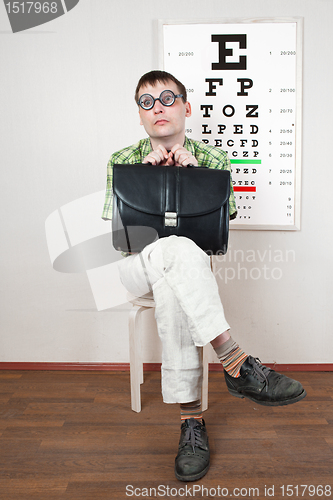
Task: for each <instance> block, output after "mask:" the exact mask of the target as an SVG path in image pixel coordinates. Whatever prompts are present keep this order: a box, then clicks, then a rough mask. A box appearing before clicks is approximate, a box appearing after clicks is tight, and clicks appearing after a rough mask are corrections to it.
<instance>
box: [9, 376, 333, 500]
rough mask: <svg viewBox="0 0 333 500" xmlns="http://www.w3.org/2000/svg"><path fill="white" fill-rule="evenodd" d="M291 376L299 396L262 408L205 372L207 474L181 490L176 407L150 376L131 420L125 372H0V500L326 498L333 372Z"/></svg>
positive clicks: (332, 449) (332, 453)
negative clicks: (300, 392) (139, 408)
mask: <svg viewBox="0 0 333 500" xmlns="http://www.w3.org/2000/svg"><path fill="white" fill-rule="evenodd" d="M290 376H293V375H292V374H291V375H290ZM294 378H297V379H298V380H300V381H301V382H302V383H303V385H304V386H305V388H306V390H307V393H308V396H307V397H306V398H305V399H304V400H303V401H301V402H299V403H297V404H294V405H290V406H287V407H278V408H266V407H263V406H259V405H256V404H254V403H251V402H250V401H248V400H240V399H237V398H233V397H232V396H230V395H229V394H228V393H227V390H226V386H225V383H224V379H223V374H222V373H210V376H209V409H208V411H207V412H206V413H205V419H206V424H207V428H208V432H209V439H210V448H211V455H212V458H211V467H210V470H209V471H208V474H207V475H206V476H205V477H204V478H203V479H202V480H201V481H198V482H196V483H181V482H179V481H177V480H176V479H175V477H174V471H173V466H174V458H175V455H176V452H177V445H178V439H179V408H178V405H166V404H163V403H162V398H161V394H160V373H158V372H149V373H146V374H145V384H144V385H143V386H142V403H143V409H142V412H141V413H139V414H137V413H134V412H132V411H131V409H130V392H129V373H128V372H127V373H119V372H60V371H54V372H51V371H46V372H41V371H2V372H0V499H1V500H14V499H15V500H16V499H20V500H25V499H36V500H37V499H41V500H53V499H61V500H76V499H78V500H95V499H107V500H111V499H115V500H122V499H125V498H179V499H180V498H193V497H195V498H199V499H203V498H204V499H208V498H226V497H233V498H235V497H238V498H242V499H244V498H245V499H260V500H263V499H267V498H274V499H277V498H278V499H280V498H281V499H282V498H284V499H285V498H287V497H289V498H297V497H300V498H304V499H318V498H323V499H327V498H332V499H333V492H332V489H333V373H332V372H331V373H323V372H321V373H320V372H316V373H314V372H312V373H295V374H294ZM288 485H289V488H288V490H287V486H288ZM302 485H304V486H302ZM320 486H322V487H323V489H321V488H320ZM186 487H187V490H186V489H185V488H186ZM273 487H274V491H273V489H272V488H273ZM325 487H326V489H325ZM126 488H127V489H126ZM158 488H159V489H158ZM193 488H196V489H193ZM283 488H284V489H283ZM330 488H332V489H330ZM283 493H284V496H283ZM288 493H289V495H288Z"/></svg>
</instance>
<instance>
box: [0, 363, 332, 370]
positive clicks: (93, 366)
mask: <svg viewBox="0 0 333 500" xmlns="http://www.w3.org/2000/svg"><path fill="white" fill-rule="evenodd" d="M264 364H265V363H264ZM266 366H268V367H269V368H273V369H274V370H276V371H280V372H331V371H333V363H299V364H280V363H276V364H275V363H267V364H266ZM129 369H130V364H129V363H47V362H40V363H38V362H37V363H36V362H25V361H24V362H15V361H14V362H6V361H5V362H0V370H44V371H51V370H62V371H73V370H74V371H129ZM143 369H144V371H160V369H161V363H144V364H143ZM209 371H210V372H219V371H223V368H222V365H221V364H220V363H210V364H209Z"/></svg>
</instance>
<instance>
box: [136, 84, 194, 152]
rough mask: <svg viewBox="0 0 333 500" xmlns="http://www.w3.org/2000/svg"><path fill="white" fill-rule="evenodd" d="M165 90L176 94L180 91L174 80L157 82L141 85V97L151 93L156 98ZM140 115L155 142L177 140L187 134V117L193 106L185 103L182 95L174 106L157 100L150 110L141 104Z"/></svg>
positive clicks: (141, 121)
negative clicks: (165, 104)
mask: <svg viewBox="0 0 333 500" xmlns="http://www.w3.org/2000/svg"><path fill="white" fill-rule="evenodd" d="M163 90H172V92H173V93H174V94H175V95H177V94H179V93H180V92H179V89H178V87H177V85H176V84H175V83H174V82H172V81H169V82H167V83H166V84H165V83H162V82H156V85H155V86H154V87H153V86H151V85H147V86H144V87H141V88H140V92H139V97H140V96H141V95H142V94H150V95H152V96H153V97H154V98H155V99H156V98H157V97H159V96H160V94H161V92H163ZM139 115H140V124H141V125H143V126H144V129H145V131H146V132H147V134H148V135H149V137H150V138H151V139H152V140H153V142H158V141H159V139H161V140H162V141H163V139H164V140H167V139H173V138H175V140H177V139H178V138H180V137H182V135H184V134H185V118H186V117H189V116H191V106H190V104H189V103H188V102H186V103H184V101H183V99H182V98H181V97H177V99H176V100H175V102H174V103H173V104H172V106H163V104H162V103H161V102H160V101H155V105H154V107H153V108H152V109H148V110H145V109H142V108H141V106H139ZM182 140H184V139H182Z"/></svg>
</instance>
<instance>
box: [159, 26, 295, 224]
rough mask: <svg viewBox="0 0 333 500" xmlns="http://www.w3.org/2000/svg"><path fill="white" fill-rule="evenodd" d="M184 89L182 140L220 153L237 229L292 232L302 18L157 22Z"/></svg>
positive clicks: (166, 63)
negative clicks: (228, 174) (225, 158)
mask: <svg viewBox="0 0 333 500" xmlns="http://www.w3.org/2000/svg"><path fill="white" fill-rule="evenodd" d="M160 37H161V40H160V47H161V59H162V61H161V67H163V68H164V69H165V71H168V72H170V73H172V74H173V75H174V76H176V78H178V79H179V80H180V81H181V82H183V83H184V85H185V86H186V88H187V94H188V96H187V98H188V101H189V102H190V103H191V106H192V116H191V117H190V118H187V121H186V135H187V136H188V137H190V138H192V139H196V140H200V141H202V142H204V143H206V144H210V145H212V146H215V147H218V148H221V149H223V150H225V151H227V152H228V155H229V158H230V161H231V167H232V179H233V185H234V192H235V197H236V205H237V210H238V216H237V218H236V219H235V220H234V221H231V223H230V227H231V228H235V229H236V228H237V229H277V230H288V229H289V230H296V229H299V228H300V172H301V111H302V109H301V108H302V20H301V19H298V18H291V19H289V18H288V19H282V20H277V19H273V20H263V19H253V20H241V21H235V22H219V23H216V22H214V23H211V24H210V23H204V24H199V23H195V24H191V23H189V24H188V23H186V22H184V23H181V22H177V23H173V22H171V21H170V22H165V21H160Z"/></svg>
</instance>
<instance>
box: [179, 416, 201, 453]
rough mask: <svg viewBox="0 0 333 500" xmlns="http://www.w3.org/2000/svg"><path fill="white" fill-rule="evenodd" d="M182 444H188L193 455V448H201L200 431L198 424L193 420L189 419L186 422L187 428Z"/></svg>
mask: <svg viewBox="0 0 333 500" xmlns="http://www.w3.org/2000/svg"><path fill="white" fill-rule="evenodd" d="M183 442H184V444H189V445H190V446H192V449H193V453H195V449H194V448H195V446H202V445H203V439H202V437H201V429H200V427H199V425H198V422H197V421H196V420H195V419H194V418H190V419H189V421H188V427H187V429H186V430H185V436H184V441H183Z"/></svg>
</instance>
